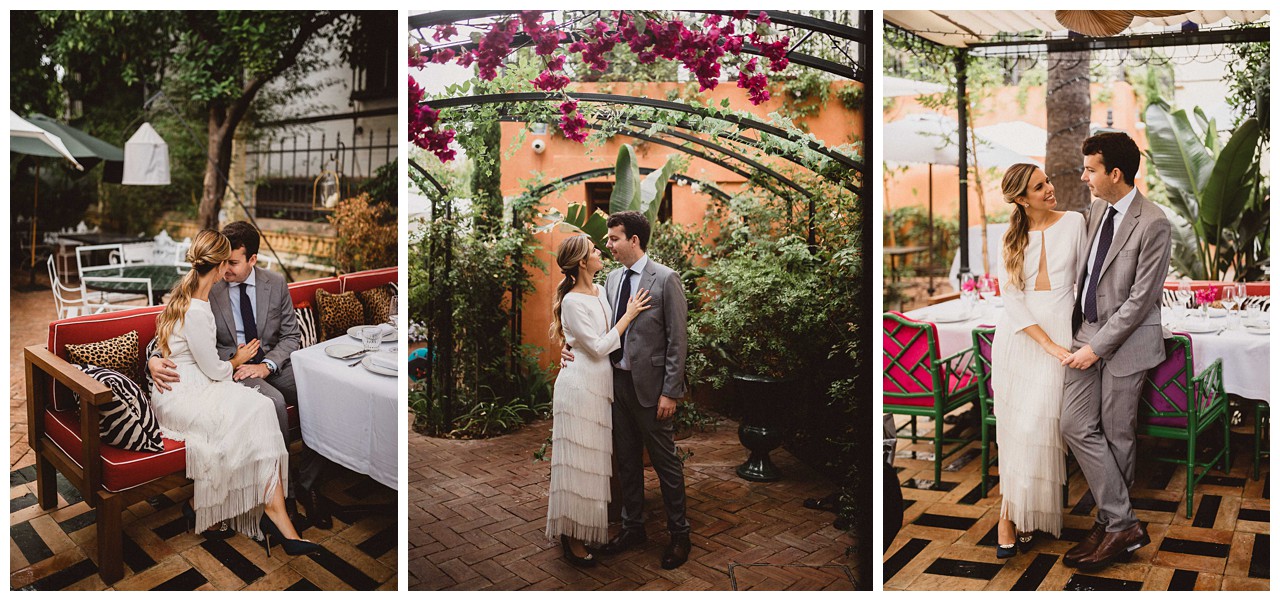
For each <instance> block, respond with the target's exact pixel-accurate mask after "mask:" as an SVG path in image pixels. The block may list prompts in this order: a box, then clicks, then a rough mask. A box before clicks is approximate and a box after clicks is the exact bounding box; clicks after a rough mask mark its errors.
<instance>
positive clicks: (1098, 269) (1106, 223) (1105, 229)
mask: <svg viewBox="0 0 1280 601" xmlns="http://www.w3.org/2000/svg"><path fill="white" fill-rule="evenodd" d="M1116 214H1117V211H1116V208H1115V207H1107V214H1106V216H1104V217H1103V218H1102V233H1101V234H1100V235H1099V236H1098V252H1097V253H1096V254H1094V257H1093V269H1091V270H1089V289H1088V291H1086V292H1085V295H1084V318H1085V319H1086V320H1088V321H1089V323H1094V322H1096V321H1098V278H1099V277H1100V276H1101V275H1102V263H1103V261H1106V260H1107V251H1109V250H1111V237H1112V236H1113V235H1114V233H1115V220H1114V219H1112V218H1113V217H1115V216H1116Z"/></svg>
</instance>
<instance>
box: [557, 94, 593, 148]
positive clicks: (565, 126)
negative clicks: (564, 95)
mask: <svg viewBox="0 0 1280 601" xmlns="http://www.w3.org/2000/svg"><path fill="white" fill-rule="evenodd" d="M560 131H561V132H562V133H564V137H565V139H568V140H573V141H574V142H579V143H581V142H586V141H587V120H586V119H583V118H582V113H579V112H578V101H577V100H569V101H565V102H562V103H560Z"/></svg>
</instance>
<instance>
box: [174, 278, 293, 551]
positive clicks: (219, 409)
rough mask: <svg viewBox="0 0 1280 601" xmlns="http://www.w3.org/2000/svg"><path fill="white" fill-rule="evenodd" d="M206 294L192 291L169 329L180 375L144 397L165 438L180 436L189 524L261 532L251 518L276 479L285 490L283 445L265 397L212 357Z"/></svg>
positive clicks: (200, 529)
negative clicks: (190, 490)
mask: <svg viewBox="0 0 1280 601" xmlns="http://www.w3.org/2000/svg"><path fill="white" fill-rule="evenodd" d="M216 335H217V334H216V329H215V325H214V319H213V311H212V310H211V309H210V308H209V302H208V301H203V300H200V299H195V298H193V299H191V306H190V308H188V309H187V313H186V317H185V319H184V320H183V322H182V323H181V324H179V325H178V326H177V327H175V328H174V331H173V333H172V334H170V336H169V359H170V360H172V361H173V362H174V363H176V364H177V372H178V377H179V381H178V382H175V383H174V384H173V385H172V390H170V391H168V392H163V391H160V390H159V389H157V388H156V387H155V386H154V385H152V388H151V404H152V407H153V409H154V410H155V412H156V420H157V421H158V422H159V423H160V430H161V432H162V433H163V434H164V435H165V437H167V438H171V439H173V440H182V441H186V446H187V477H188V478H191V479H192V480H194V481H195V498H194V499H193V500H192V506H193V507H194V508H195V510H196V532H203V531H204V530H206V529H208V528H209V527H210V526H213V525H214V524H217V523H218V522H220V521H223V520H226V521H227V523H228V524H229V525H230V526H231V527H232V528H234V529H235V530H236V531H237V532H240V533H242V534H245V535H246V536H251V537H253V538H261V536H262V534H261V530H260V528H259V526H258V521H259V520H260V519H261V518H262V514H263V504H264V503H265V502H266V499H267V498H268V496H269V495H270V494H271V493H272V491H273V490H274V488H275V487H276V486H283V487H284V488H282V489H281V490H288V486H289V480H288V478H289V475H288V472H289V470H288V465H289V452H288V449H287V448H286V447H285V443H284V439H283V438H282V437H281V435H280V426H279V422H277V421H276V413H275V408H274V405H273V404H272V402H271V399H269V398H267V397H266V396H263V395H262V394H260V393H259V392H258V391H257V390H255V389H252V388H249V387H247V386H244V385H242V384H240V383H238V382H235V381H234V380H232V379H231V376H232V373H233V370H232V367H231V363H230V362H227V361H222V360H221V359H219V358H218V350H217V345H216V342H215V340H216Z"/></svg>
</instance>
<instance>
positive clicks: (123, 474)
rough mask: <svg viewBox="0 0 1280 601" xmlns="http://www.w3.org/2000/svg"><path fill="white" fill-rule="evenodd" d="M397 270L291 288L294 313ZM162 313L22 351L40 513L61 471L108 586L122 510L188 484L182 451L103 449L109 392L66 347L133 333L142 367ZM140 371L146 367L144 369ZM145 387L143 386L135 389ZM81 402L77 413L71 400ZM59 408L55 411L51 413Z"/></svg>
mask: <svg viewBox="0 0 1280 601" xmlns="http://www.w3.org/2000/svg"><path fill="white" fill-rule="evenodd" d="M396 278H397V270H396V268H394V267H392V268H387V269H377V270H370V271H362V272H358V273H352V274H346V275H343V276H339V277H331V278H321V279H316V280H308V281H304V282H295V283H293V284H290V285H289V294H290V297H291V298H292V300H293V304H294V307H295V308H298V307H306V306H310V305H311V304H312V303H313V302H314V298H315V293H316V290H319V289H324V290H327V291H329V292H332V293H335V294H338V293H341V292H346V291H348V290H355V291H360V290H367V289H369V288H374V287H377V286H380V285H382V284H387V283H393V284H394V283H396ZM161 309H162V307H159V306H155V307H141V308H138V309H131V310H128V311H120V312H115V313H102V314H96V315H85V316H81V317H73V318H70V319H62V320H58V321H54V322H52V323H50V324H49V341H48V344H47V345H46V346H29V347H27V348H26V349H25V363H26V380H27V400H28V401H27V424H28V428H29V430H30V432H29V433H28V434H29V440H30V443H31V448H32V449H33V450H35V452H36V453H35V454H36V482H37V484H36V491H37V496H38V499H39V502H40V507H42V508H44V509H52V508H53V507H54V506H55V505H56V504H57V502H58V496H57V492H58V491H57V478H56V475H55V471H56V472H61V473H62V475H63V477H65V478H66V479H67V481H68V482H70V483H71V484H72V485H73V486H75V487H76V489H77V490H79V491H80V494H81V495H82V496H83V497H84V499H85V501H86V502H88V503H89V506H90V507H94V508H96V509H97V518H96V519H97V529H98V533H97V534H98V557H97V560H98V570H99V573H100V574H101V576H102V580H103V582H106V583H108V584H110V583H113V582H116V581H118V580H120V578H122V577H123V576H124V565H123V561H122V559H121V557H122V556H121V543H122V538H121V537H122V536H123V533H122V527H123V523H122V520H121V514H122V512H123V511H124V510H125V508H126V507H128V506H130V505H132V504H133V503H137V502H138V501H142V500H144V499H147V498H150V497H153V496H156V495H159V494H162V493H164V492H165V491H168V490H170V489H173V488H177V487H180V486H184V485H186V483H188V482H189V480H187V478H186V475H185V471H186V449H185V446H184V444H183V443H181V442H177V441H173V440H169V439H165V440H164V450H163V451H161V452H157V453H140V452H134V451H126V450H122V449H118V448H115V447H112V446H108V445H105V444H102V441H101V440H100V437H99V433H98V408H99V406H100V405H102V404H103V403H106V402H109V401H110V400H111V389H110V388H108V387H107V386H106V385H104V384H102V383H100V382H98V381H97V380H94V379H93V378H91V377H89V376H87V375H85V374H84V373H83V372H81V371H80V370H79V369H78V368H77V367H76V366H74V365H72V364H70V363H68V362H67V361H66V360H65V358H64V357H66V347H67V345H68V344H82V343H86V342H97V341H101V340H106V339H109V338H114V337H116V336H119V335H121V334H125V333H127V332H129V331H131V330H136V331H137V332H138V360H139V364H140V365H145V357H144V356H143V355H144V353H145V352H146V348H147V344H148V343H150V341H151V339H152V338H154V337H155V328H156V316H157V315H159V314H160V311H161ZM144 369H145V368H144ZM140 385H144V386H145V383H140ZM73 393H74V395H75V396H78V397H79V399H80V403H79V407H78V408H76V407H75V401H74V397H73V396H72V394H73ZM55 407H56V408H55ZM288 413H289V432H290V439H291V440H296V439H299V438H300V437H301V428H300V424H299V421H298V409H297V406H290V407H289V408H288Z"/></svg>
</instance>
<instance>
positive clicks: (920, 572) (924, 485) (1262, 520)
mask: <svg viewBox="0 0 1280 601" xmlns="http://www.w3.org/2000/svg"><path fill="white" fill-rule="evenodd" d="M907 419H908V418H906V417H902V416H899V418H898V424H899V425H903V424H905V423H906V422H907ZM932 430H933V426H932V424H931V423H930V422H929V421H927V420H923V419H922V420H920V433H921V434H922V435H930V433H931V432H932ZM946 432H947V434H946V435H947V436H948V437H962V438H964V437H969V436H977V427H976V425H972V424H968V423H966V424H964V425H954V426H953V425H948V426H946ZM904 435H905V432H904ZM1232 441H1233V445H1232V451H1231V459H1232V462H1231V470H1230V472H1228V473H1223V472H1221V471H1219V470H1217V469H1214V470H1212V471H1210V472H1209V474H1208V475H1207V476H1205V477H1204V479H1203V480H1201V481H1200V483H1199V484H1197V485H1196V487H1195V495H1194V497H1193V502H1192V508H1191V512H1192V515H1191V517H1187V513H1186V512H1187V505H1186V497H1185V494H1186V485H1187V479H1186V473H1185V471H1184V469H1183V468H1182V467H1181V466H1178V465H1174V464H1170V463H1164V462H1160V461H1156V460H1154V457H1156V456H1172V457H1180V456H1182V454H1183V453H1185V450H1184V449H1181V448H1177V446H1176V445H1170V444H1166V443H1167V442H1168V441H1164V442H1161V441H1156V440H1153V439H1148V438H1146V437H1141V438H1139V440H1138V445H1139V453H1138V469H1137V478H1136V481H1135V483H1134V486H1133V488H1132V490H1131V491H1130V494H1131V498H1132V500H1133V507H1134V509H1135V511H1136V513H1137V516H1138V519H1139V520H1141V521H1142V522H1143V523H1144V524H1145V525H1146V528H1147V532H1148V534H1149V535H1150V536H1151V544H1149V545H1147V546H1145V547H1143V548H1141V549H1139V550H1138V551H1137V552H1136V553H1135V554H1134V556H1133V559H1132V560H1131V561H1129V562H1127V563H1117V564H1115V565H1113V566H1110V567H1107V568H1105V569H1103V570H1100V571H1098V572H1094V573H1086V572H1082V571H1078V570H1075V569H1073V568H1069V567H1067V566H1066V565H1064V564H1063V563H1062V555H1063V554H1064V553H1065V552H1066V551H1067V550H1068V549H1070V548H1071V547H1072V546H1074V545H1075V543H1077V542H1079V541H1080V540H1082V539H1083V538H1084V536H1085V535H1086V534H1087V533H1088V531H1089V529H1090V528H1091V527H1092V525H1093V522H1094V518H1093V515H1094V513H1095V511H1096V508H1095V506H1094V501H1093V496H1092V495H1091V494H1090V493H1089V485H1088V483H1087V482H1086V481H1085V479H1084V476H1083V475H1082V474H1081V473H1080V472H1079V470H1078V468H1076V467H1074V461H1073V462H1072V463H1070V464H1069V465H1070V466H1071V467H1070V469H1071V472H1070V475H1069V479H1068V489H1067V498H1066V503H1065V504H1064V506H1063V531H1062V536H1061V537H1060V538H1059V539H1054V538H1053V537H1052V536H1049V535H1045V534H1043V533H1041V534H1038V535H1037V543H1036V545H1035V546H1034V547H1033V548H1032V549H1031V550H1030V552H1029V553H1019V554H1018V555H1017V556H1015V557H1014V558H1011V559H1008V560H999V559H996V558H995V547H996V523H997V520H998V518H999V517H1000V494H1001V492H1000V481H999V473H1000V470H999V466H998V465H997V466H996V467H995V468H994V469H993V470H992V473H993V474H994V476H993V478H992V485H993V488H992V490H991V491H990V492H989V493H988V494H987V496H986V497H985V498H984V497H983V496H982V491H981V488H980V485H981V471H980V465H981V458H980V453H981V450H980V449H981V447H980V444H979V443H978V442H973V443H969V444H966V445H965V447H964V448H963V449H962V450H960V451H958V452H957V453H956V454H955V455H952V456H950V457H947V458H945V459H943V466H944V467H943V472H942V481H941V482H934V481H933V446H932V443H931V442H926V441H920V442H917V443H914V444H913V443H912V442H911V441H910V440H907V439H904V438H900V439H899V440H898V446H897V459H896V462H895V469H896V470H897V473H898V480H899V482H901V483H902V496H903V498H904V512H903V524H902V529H901V531H899V532H898V535H897V537H895V538H894V540H893V541H892V542H891V544H890V546H889V549H888V551H887V552H886V553H885V554H884V557H883V561H884V588H885V590H989V591H998V590H1004V591H1007V590H1015V591H1032V590H1042V591H1044V590H1269V589H1270V587H1271V571H1270V564H1271V561H1270V556H1271V553H1270V546H1271V495H1270V488H1271V487H1270V484H1271V473H1270V470H1269V469H1267V466H1266V464H1265V463H1264V464H1263V467H1262V470H1261V474H1260V477H1259V478H1257V479H1254V478H1252V474H1251V472H1252V443H1253V439H1252V423H1248V424H1243V425H1241V426H1239V427H1237V428H1234V429H1233V435H1232ZM992 447H993V452H994V453H996V454H997V457H998V449H995V445H994V444H993V445H992ZM952 448H954V445H948V446H947V450H948V451H949V450H951V449H952Z"/></svg>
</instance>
